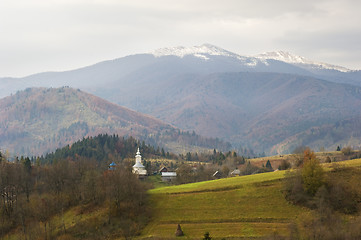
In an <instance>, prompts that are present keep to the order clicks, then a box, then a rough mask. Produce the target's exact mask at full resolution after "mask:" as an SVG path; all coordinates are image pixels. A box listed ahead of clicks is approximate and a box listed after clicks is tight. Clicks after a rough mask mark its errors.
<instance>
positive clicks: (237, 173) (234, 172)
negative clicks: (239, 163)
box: [231, 169, 241, 176]
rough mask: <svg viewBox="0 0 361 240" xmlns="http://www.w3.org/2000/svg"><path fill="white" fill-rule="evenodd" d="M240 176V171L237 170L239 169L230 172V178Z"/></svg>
mask: <svg viewBox="0 0 361 240" xmlns="http://www.w3.org/2000/svg"><path fill="white" fill-rule="evenodd" d="M240 175H241V170H239V169H234V170H233V171H232V172H231V176H240Z"/></svg>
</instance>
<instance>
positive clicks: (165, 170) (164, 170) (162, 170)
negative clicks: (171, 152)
mask: <svg viewBox="0 0 361 240" xmlns="http://www.w3.org/2000/svg"><path fill="white" fill-rule="evenodd" d="M159 172H160V173H162V172H168V169H167V168H166V167H162V168H161V169H159Z"/></svg>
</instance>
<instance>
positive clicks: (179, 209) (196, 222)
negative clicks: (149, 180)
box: [139, 159, 361, 239]
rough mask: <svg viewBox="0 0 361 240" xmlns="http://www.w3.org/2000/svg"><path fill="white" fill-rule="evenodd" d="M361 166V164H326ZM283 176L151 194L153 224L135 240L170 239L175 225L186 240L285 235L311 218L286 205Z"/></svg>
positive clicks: (253, 177) (223, 181) (165, 189)
mask: <svg viewBox="0 0 361 240" xmlns="http://www.w3.org/2000/svg"><path fill="white" fill-rule="evenodd" d="M335 166H346V167H357V166H361V159H356V160H350V161H345V162H338V163H331V164H324V167H325V168H327V169H332V168H333V167H335ZM284 174H285V171H276V172H270V173H263V174H256V175H250V176H241V177H234V178H226V179H219V180H214V181H206V182H199V183H192V184H184V185H178V186H172V187H161V188H157V189H152V190H150V191H149V192H150V194H151V204H152V208H153V218H152V221H151V222H150V223H149V224H148V226H147V227H146V228H145V229H144V230H143V232H142V235H141V236H140V237H139V238H154V239H169V238H174V236H175V235H174V234H175V231H176V229H177V224H178V223H179V224H181V227H182V229H183V231H184V233H185V236H184V237H183V238H184V239H201V238H202V237H203V235H204V233H205V232H210V234H211V236H212V237H213V238H214V239H221V238H241V239H242V238H245V239H249V238H258V237H264V236H271V235H273V234H274V233H277V234H280V235H288V234H289V227H290V224H291V223H292V222H296V221H297V219H298V218H300V217H302V216H304V215H308V214H311V212H310V210H309V209H307V208H302V207H299V206H294V205H292V204H289V203H288V202H287V201H286V200H285V198H284V196H283V194H282V179H283V178H284Z"/></svg>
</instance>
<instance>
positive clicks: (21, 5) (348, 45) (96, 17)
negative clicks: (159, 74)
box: [0, 0, 361, 76]
mask: <svg viewBox="0 0 361 240" xmlns="http://www.w3.org/2000/svg"><path fill="white" fill-rule="evenodd" d="M360 11H361V2H359V1H352V0H348V1H347V0H346V1H342V0H331V1H328V0H327V1H326V0H319V1H313V0H304V1H287V0H273V1H269V0H242V1H239V0H224V1H219V0H198V1H194V0H192V1H190V0H182V1H169V0H147V1H140V0H122V1H119V0H43V1H41V0H32V1H28V0H17V1H14V0H2V1H1V2H0V36H1V38H0V52H1V53H2V54H1V55H0V76H8V75H10V76H22V75H26V74H30V73H35V72H39V71H47V70H65V69H72V68H76V67H80V66H84V65H88V64H92V63H96V62H98V61H101V60H106V59H112V58H117V57H122V56H125V55H129V54H134V53H141V52H148V51H152V50H153V49H156V48H160V47H169V46H178V45H184V46H193V45H199V44H202V43H205V42H208V43H212V44H215V45H218V46H220V47H223V48H225V49H227V50H231V51H235V52H237V53H240V54H248V55H252V54H257V53H260V52H265V51H272V50H288V51H292V52H294V53H296V54H299V55H306V57H311V58H315V60H323V61H329V62H331V63H337V64H340V65H343V64H347V65H346V67H348V66H352V67H357V66H358V68H361V64H360V59H357V56H356V53H357V54H359V51H358V50H357V49H359V46H360V44H359V40H360V35H359V32H360V31H361V30H360V29H361V26H360V24H359V23H360V22H361V16H360V14H359V12H360ZM352 49H354V50H355V51H354V52H353V51H352ZM347 56H349V58H347ZM318 57H321V58H322V59H318Z"/></svg>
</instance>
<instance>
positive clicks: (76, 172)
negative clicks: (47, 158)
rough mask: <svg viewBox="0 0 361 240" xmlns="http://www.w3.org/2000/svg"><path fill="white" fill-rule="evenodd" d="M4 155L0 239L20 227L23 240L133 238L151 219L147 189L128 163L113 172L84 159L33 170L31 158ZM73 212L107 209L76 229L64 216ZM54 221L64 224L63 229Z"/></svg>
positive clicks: (0, 179)
mask: <svg viewBox="0 0 361 240" xmlns="http://www.w3.org/2000/svg"><path fill="white" fill-rule="evenodd" d="M0 156H1V157H0V213H1V214H0V238H1V237H3V236H5V235H6V234H8V233H9V232H10V231H12V230H14V229H15V228H17V229H19V228H20V229H21V234H22V235H21V237H22V238H23V239H54V238H57V237H59V236H68V237H69V238H70V239H72V238H71V237H76V236H82V237H83V238H87V239H99V238H104V237H107V236H108V237H109V236H113V237H116V236H118V235H119V237H124V238H126V239H127V238H130V237H132V236H134V235H136V234H137V233H138V232H139V231H140V229H141V228H142V227H143V226H144V225H145V224H146V222H147V219H148V218H149V206H148V205H147V194H146V190H147V186H146V185H145V183H143V182H141V181H139V179H138V178H137V177H136V176H135V175H134V174H132V172H131V163H129V162H127V161H124V162H123V163H122V164H119V165H118V167H117V168H116V169H115V170H113V171H110V170H107V169H106V168H104V167H102V166H101V165H100V164H99V162H97V161H95V160H91V159H88V158H86V157H81V156H79V157H78V158H77V160H76V161H73V160H71V159H57V160H56V161H52V163H51V164H43V165H41V164H40V165H31V163H30V159H29V158H27V157H26V158H21V160H18V161H15V162H8V161H7V160H6V159H5V158H4V157H3V154H0ZM73 207H78V209H80V211H81V212H86V211H88V210H89V209H94V208H95V209H96V208H97V207H99V208H104V207H105V208H106V209H107V210H106V214H103V215H101V216H99V217H97V218H95V219H92V221H91V222H82V224H77V225H75V226H72V225H71V224H69V223H68V222H66V221H65V216H64V215H65V212H66V211H67V210H68V209H71V208H73ZM54 216H58V217H60V219H61V221H60V222H61V223H60V226H61V228H60V230H59V222H58V223H57V227H58V228H57V229H56V228H55V223H54V221H55V220H53V219H54ZM95 226H97V227H95Z"/></svg>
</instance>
